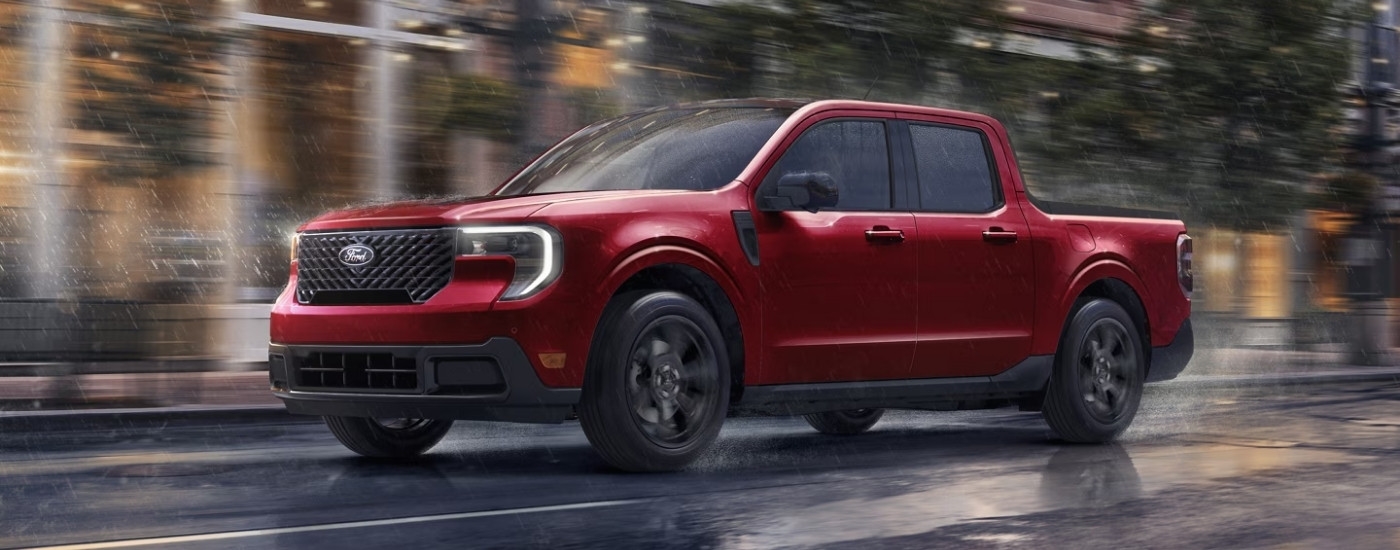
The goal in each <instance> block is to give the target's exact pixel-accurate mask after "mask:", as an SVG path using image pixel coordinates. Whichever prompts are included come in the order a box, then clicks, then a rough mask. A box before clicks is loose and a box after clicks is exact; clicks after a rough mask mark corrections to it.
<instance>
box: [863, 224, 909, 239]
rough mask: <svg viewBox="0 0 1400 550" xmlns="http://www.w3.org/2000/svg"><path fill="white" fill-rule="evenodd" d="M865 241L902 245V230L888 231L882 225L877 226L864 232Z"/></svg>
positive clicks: (888, 229) (887, 228)
mask: <svg viewBox="0 0 1400 550" xmlns="http://www.w3.org/2000/svg"><path fill="white" fill-rule="evenodd" d="M865 240H867V241H870V242H885V243H902V242H904V230H902V229H890V228H889V227H886V226H883V225H877V226H875V227H872V228H870V229H866V230H865Z"/></svg>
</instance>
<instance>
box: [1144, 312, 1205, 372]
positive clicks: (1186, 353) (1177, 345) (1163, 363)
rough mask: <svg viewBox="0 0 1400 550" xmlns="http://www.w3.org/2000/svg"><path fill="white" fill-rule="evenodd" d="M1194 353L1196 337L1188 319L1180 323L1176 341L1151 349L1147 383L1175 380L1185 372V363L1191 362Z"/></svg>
mask: <svg viewBox="0 0 1400 550" xmlns="http://www.w3.org/2000/svg"><path fill="white" fill-rule="evenodd" d="M1195 352H1196V336H1195V333H1193V332H1192V331H1191V319H1190V318H1189V317H1188V318H1187V319H1186V321H1185V322H1183V323H1181V329H1179V330H1177V331H1176V339H1174V340H1172V343H1170V344H1168V345H1165V346H1161V347H1154V348H1152V362H1151V363H1150V366H1149V367H1148V370H1147V381H1148V382H1162V381H1165V380H1171V379H1173V378H1176V376H1177V375H1178V374H1181V371H1183V370H1186V365H1187V363H1190V362H1191V356H1192V355H1193V354H1195Z"/></svg>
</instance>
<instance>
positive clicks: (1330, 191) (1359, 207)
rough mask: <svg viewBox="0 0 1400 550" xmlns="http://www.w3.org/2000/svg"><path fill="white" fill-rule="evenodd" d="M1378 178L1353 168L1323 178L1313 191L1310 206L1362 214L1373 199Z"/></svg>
mask: <svg viewBox="0 0 1400 550" xmlns="http://www.w3.org/2000/svg"><path fill="white" fill-rule="evenodd" d="M1380 186H1381V184H1380V180H1379V179H1377V178H1376V177H1375V176H1373V175H1371V174H1367V173H1365V172H1358V171H1355V170H1352V171H1347V172H1342V173H1340V174H1335V175H1332V176H1329V177H1326V178H1323V180H1322V181H1321V185H1319V186H1318V187H1317V189H1315V190H1314V192H1313V203H1312V206H1313V207H1315V208H1322V209H1325V210H1331V211H1334V212H1342V213H1346V214H1362V213H1365V212H1366V211H1367V208H1368V207H1369V206H1370V205H1371V204H1372V203H1373V201H1375V198H1376V193H1377V192H1379V190H1380Z"/></svg>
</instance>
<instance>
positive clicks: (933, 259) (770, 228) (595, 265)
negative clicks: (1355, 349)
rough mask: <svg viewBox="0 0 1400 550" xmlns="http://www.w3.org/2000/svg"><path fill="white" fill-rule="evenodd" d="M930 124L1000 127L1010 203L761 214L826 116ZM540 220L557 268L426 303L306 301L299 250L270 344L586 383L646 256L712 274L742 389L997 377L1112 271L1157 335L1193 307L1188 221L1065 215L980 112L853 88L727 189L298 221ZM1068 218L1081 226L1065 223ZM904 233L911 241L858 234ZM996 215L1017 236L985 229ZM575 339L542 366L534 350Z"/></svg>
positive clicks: (479, 275) (484, 275) (489, 202)
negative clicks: (734, 341) (506, 350)
mask: <svg viewBox="0 0 1400 550" xmlns="http://www.w3.org/2000/svg"><path fill="white" fill-rule="evenodd" d="M849 116H860V117H870V118H882V119H889V120H897V119H901V118H907V119H920V120H937V121H940V122H942V123H947V124H955V125H961V126H966V127H970V128H975V129H979V130H981V131H983V132H984V133H985V134H986V135H987V136H988V137H989V139H990V141H991V143H992V147H993V151H994V156H995V159H996V165H997V166H996V172H997V175H998V176H999V178H1000V182H1001V184H1002V186H1003V195H1004V198H1005V205H1004V207H1002V208H1000V209H999V210H997V211H995V212H992V213H989V214H975V215H972V214H969V215H964V214H957V215H952V214H934V213H922V212H881V213H875V212H828V211H824V212H818V213H815V214H812V213H807V212H762V211H759V210H758V209H757V208H756V207H755V200H754V194H755V192H756V187H757V182H759V181H762V179H763V177H764V176H765V175H766V173H767V171H768V170H769V169H770V168H771V167H772V165H773V164H774V163H775V162H776V161H777V158H778V157H779V156H780V155H781V153H782V151H783V150H785V148H786V147H787V146H788V144H790V143H791V142H792V141H794V140H795V139H796V137H797V136H798V134H800V132H801V131H802V130H803V129H805V128H806V127H808V126H810V125H812V124H813V123H815V122H816V121H818V120H821V119H825V118H832V117H849ZM735 211H747V212H749V213H750V214H751V215H752V217H753V219H754V224H755V229H756V232H757V234H758V241H759V256H760V259H761V261H760V263H759V265H758V266H754V265H752V264H750V263H749V261H748V260H747V257H746V255H745V253H744V250H743V248H742V247H741V246H740V240H739V235H738V231H737V230H736V227H735V223H734V219H733V212H735ZM526 222H528V223H532V224H545V225H549V226H551V227H553V228H554V229H555V230H557V231H558V234H559V235H560V236H561V237H562V239H563V250H564V253H563V264H562V265H563V269H562V273H561V275H560V276H559V278H558V279H557V280H556V281H555V282H554V283H552V284H551V285H549V286H548V287H547V288H545V289H544V290H543V291H541V292H540V293H538V294H536V295H534V296H532V297H530V298H527V299H524V300H520V301H501V300H499V299H498V298H499V296H500V295H501V293H502V292H503V291H504V289H505V287H506V285H507V284H508V282H509V280H510V277H511V274H512V272H513V269H514V263H513V261H511V260H509V259H504V260H502V259H495V258H490V259H487V258H463V259H459V260H458V261H457V264H456V271H455V275H454V278H453V280H452V281H451V282H450V283H449V284H448V285H447V287H446V288H444V289H443V290H442V291H440V292H438V293H437V294H436V295H434V296H433V297H432V298H431V299H429V300H427V301H426V302H425V303H422V304H414V305H364V306H324V305H319V306H309V305H301V304H298V303H297V302H296V300H295V298H294V293H293V292H292V289H294V288H295V285H296V274H295V270H296V267H295V264H294V265H293V272H292V277H291V279H290V282H289V285H288V289H287V290H286V291H284V292H283V293H282V296H281V297H279V299H278V301H277V304H276V305H275V306H274V309H273V314H272V333H271V339H272V342H273V343H276V344H292V345H296V344H302V345H309V344H322V345H330V344H335V345H417V344H421V345H428V344H440V345H447V344H475V343H482V342H485V341H486V340H487V339H490V338H493V337H510V338H513V339H515V340H516V341H517V342H518V343H519V344H520V345H521V347H522V348H523V349H524V350H525V353H526V355H527V356H528V357H529V358H530V360H531V362H532V364H533V366H534V370H535V373H536V374H537V375H538V377H539V378H540V380H541V381H542V382H543V383H544V384H545V385H546V386H550V387H579V386H581V385H582V383H583V372H584V368H585V362H586V358H587V356H588V354H589V351H590V350H589V347H590V345H591V341H592V338H593V334H594V330H595V327H596V325H597V323H598V321H599V319H600V317H601V315H602V312H603V309H604V307H605V306H606V305H607V303H608V301H609V299H610V298H611V297H612V296H613V294H614V293H615V292H616V291H617V289H618V288H619V287H621V286H622V285H623V284H624V283H625V282H626V281H627V280H628V279H629V278H630V277H631V276H633V275H635V274H636V273H638V272H639V271H641V270H643V269H646V268H648V267H653V266H657V265H662V264H682V265H686V266H689V267H692V268H694V269H696V270H699V271H700V272H702V273H704V274H705V275H706V276H708V277H710V278H711V279H713V280H714V281H715V282H716V283H717V284H718V285H719V287H720V288H721V289H722V290H723V291H724V293H725V294H726V296H727V297H728V298H729V301H730V302H731V303H732V304H733V306H734V308H735V310H736V313H737V315H738V318H739V325H740V329H741V331H742V333H743V335H744V350H743V352H744V353H743V355H744V358H745V379H744V382H745V383H746V384H749V385H766V384H783V383H807V382H833V381H854V380H882V379H904V378H930V377H953V376H972V375H992V374H997V373H998V372H1002V371H1004V370H1005V369H1007V368H1009V367H1011V366H1012V365H1014V364H1016V363H1017V362H1019V361H1021V360H1023V359H1025V358H1026V357H1028V356H1031V355H1047V354H1052V353H1054V351H1055V348H1056V346H1057V345H1058V339H1059V337H1060V333H1061V329H1062V327H1063V324H1064V322H1065V319H1066V317H1067V316H1068V314H1069V308H1070V307H1071V305H1072V304H1073V303H1074V300H1075V298H1076V297H1077V296H1078V295H1079V293H1081V292H1083V290H1084V289H1085V288H1087V287H1088V286H1089V285H1090V284H1092V283H1093V282H1095V281H1097V280H1100V279H1102V278H1116V279H1120V280H1122V281H1123V282H1124V283H1127V284H1128V285H1129V286H1131V287H1132V288H1133V290H1134V291H1135V292H1137V294H1138V296H1139V298H1140V299H1141V301H1142V303H1143V305H1144V307H1145V309H1146V313H1147V317H1148V324H1149V329H1150V334H1151V340H1152V344H1153V345H1154V346H1162V345H1166V344H1169V343H1171V342H1172V340H1173V339H1174V337H1175V334H1176V331H1177V329H1178V327H1180V326H1181V325H1182V323H1183V322H1184V321H1185V320H1186V319H1187V318H1188V316H1189V315H1190V301H1189V300H1188V299H1187V298H1186V296H1185V295H1184V293H1183V292H1182V291H1181V290H1180V288H1179V287H1178V284H1177V272H1176V250H1175V245H1176V238H1177V235H1178V234H1180V233H1182V232H1184V231H1185V227H1184V226H1183V224H1182V223H1181V222H1179V221H1172V220H1160V219H1137V218H1108V217H1099V216H1058V215H1049V214H1046V213H1043V212H1041V211H1040V210H1038V209H1037V208H1036V207H1035V206H1034V205H1033V204H1032V203H1031V201H1030V199H1029V197H1028V196H1027V195H1026V193H1025V191H1024V183H1023V182H1022V181H1021V176H1020V173H1019V170H1018V169H1017V167H1016V164H1015V161H1014V157H1013V155H1012V154H1011V149H1010V145H1009V142H1008V141H1007V137H1006V132H1005V129H1004V128H1003V127H1002V126H1001V125H1000V124H999V123H998V122H997V121H995V120H994V119H992V118H990V117H986V116H983V115H977V114H972V113H963V112H957V111H948V110H943V109H931V108H924V107H910V106H901V105H887V104H877V103H867V102H857V101H823V102H817V103H813V104H809V105H806V106H803V107H801V108H800V109H798V110H797V111H796V112H795V113H794V114H793V115H792V116H791V117H789V119H788V120H787V121H786V122H784V123H783V125H782V126H781V127H780V129H779V130H778V131H777V132H776V133H775V134H774V135H773V136H772V137H771V138H770V139H769V140H768V142H767V144H766V145H765V146H764V147H763V148H762V149H761V150H760V152H759V153H758V154H757V155H756V156H755V157H754V159H753V160H752V161H750V162H749V164H748V166H747V167H746V168H745V169H744V170H743V172H742V173H741V174H740V175H739V176H738V177H737V178H736V181H735V182H733V183H731V184H729V185H726V186H724V187H722V188H720V189H718V190H715V191H599V192H578V193H558V194H544V195H533V196H512V197H485V198H480V199H470V200H466V201H458V202H450V203H448V202H441V201H439V202H433V201H419V202H407V203H396V204H387V205H378V206H369V207H364V208H359V209H353V210H344V211H339V212H333V213H329V214H326V215H323V216H321V217H319V218H317V219H315V220H312V221H310V222H308V223H307V224H305V225H304V226H303V227H302V228H301V230H303V231H321V230H354V229H387V228H403V227H443V226H454V225H462V224H493V223H495V224H504V223H526ZM1068 224H1075V225H1077V226H1082V229H1079V228H1076V229H1075V230H1074V231H1073V232H1071V231H1070V230H1069V229H1067V225H1068ZM876 226H884V227H887V228H889V229H892V230H902V231H903V232H904V234H905V236H906V239H905V240H904V242H902V243H898V244H890V243H874V242H871V241H868V240H867V239H866V238H865V235H864V231H865V230H867V229H871V228H874V227H876ZM994 227H995V228H1000V229H1002V230H1006V231H1014V232H1016V233H1017V239H1016V240H1015V242H1011V243H991V242H987V241H984V240H983V237H982V232H983V231H986V230H988V229H991V228H994ZM559 352H562V353H566V354H567V357H566V360H565V362H564V366H563V368H560V369H548V368H544V366H543V365H542V364H541V363H540V361H539V354H541V353H559Z"/></svg>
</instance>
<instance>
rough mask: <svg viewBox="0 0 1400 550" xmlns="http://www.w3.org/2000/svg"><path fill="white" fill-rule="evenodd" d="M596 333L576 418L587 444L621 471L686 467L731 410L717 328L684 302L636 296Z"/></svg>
mask: <svg viewBox="0 0 1400 550" xmlns="http://www.w3.org/2000/svg"><path fill="white" fill-rule="evenodd" d="M598 331H599V335H598V338H597V339H596V340H595V341H594V346H593V348H594V349H593V351H592V352H591V353H590V355H589V362H588V371H587V374H586V376H585V380H584V383H583V396H582V398H581V400H580V403H579V413H578V416H579V423H580V424H581V425H582V426H583V433H584V434H585V435H587V436H588V441H589V443H591V444H592V445H593V448H594V449H595V450H597V451H598V454H600V455H602V456H603V459H604V460H607V461H608V463H609V464H612V465H613V466H614V467H616V468H618V469H621V470H627V471H634V472H650V471H667V470H676V469H679V468H682V467H684V466H686V465H687V464H690V463H691V462H692V461H694V460H695V459H696V458H697V457H699V456H700V454H701V453H703V452H704V451H705V450H706V449H708V448H709V446H710V444H711V443H713V442H714V440H715V438H716V437H718V435H719V429H720V426H721V425H722V424H723V423H724V416H725V412H726V411H727V410H728V407H729V362H728V359H727V358H728V354H727V353H726V351H725V347H724V340H723V338H722V336H721V335H720V331H719V326H718V325H716V324H715V321H714V319H713V318H712V317H711V316H710V314H709V312H708V311H706V310H705V308H704V307H702V306H701V305H700V304H699V303H697V302H696V301H695V300H693V299H691V298H690V297H688V296H685V295H683V294H680V293H676V292H647V291H640V292H632V293H628V294H624V295H622V296H619V297H617V298H615V299H614V300H613V303H611V304H610V305H609V306H608V309H607V311H606V312H605V313H604V314H603V319H602V322H601V324H600V326H599V327H598Z"/></svg>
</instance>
